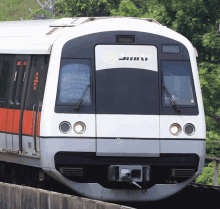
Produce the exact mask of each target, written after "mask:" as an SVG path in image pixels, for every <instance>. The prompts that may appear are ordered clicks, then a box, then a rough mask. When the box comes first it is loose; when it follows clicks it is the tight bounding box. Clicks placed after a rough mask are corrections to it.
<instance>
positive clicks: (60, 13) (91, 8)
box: [54, 0, 120, 18]
mask: <svg viewBox="0 0 220 209" xmlns="http://www.w3.org/2000/svg"><path fill="white" fill-rule="evenodd" d="M119 3H120V0H59V1H56V2H55V4H54V17H56V18H60V17H95V16H110V10H111V9H113V8H115V7H116V6H117V5H118V4H119Z"/></svg>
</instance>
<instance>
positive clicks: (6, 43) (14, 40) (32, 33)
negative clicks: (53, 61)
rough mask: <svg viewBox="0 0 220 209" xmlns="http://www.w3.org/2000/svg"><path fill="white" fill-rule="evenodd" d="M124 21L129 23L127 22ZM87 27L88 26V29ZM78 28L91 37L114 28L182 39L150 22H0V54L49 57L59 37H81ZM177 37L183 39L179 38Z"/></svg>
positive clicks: (76, 19) (78, 19)
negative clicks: (89, 33)
mask: <svg viewBox="0 0 220 209" xmlns="http://www.w3.org/2000/svg"><path fill="white" fill-rule="evenodd" d="M103 19H108V20H107V21H108V22H105V21H102V20H103ZM125 19H129V21H127V20H125ZM99 20H100V22H99ZM139 20H142V21H144V22H145V24H144V26H143V24H142V23H143V22H142V21H141V22H142V23H141V22H139ZM137 21H138V22H137ZM90 22H91V23H90ZM86 23H89V24H88V25H87V24H86ZM79 25H80V27H79V28H81V29H83V33H84V32H86V33H87V34H88V31H89V32H91V33H94V32H95V31H102V30H103V31H106V30H111V28H112V29H113V28H114V30H129V29H131V28H132V30H133V29H134V30H138V31H142V30H143V31H146V32H151V31H152V32H153V33H155V34H158V35H160V34H161V35H164V34H165V33H164V32H165V31H166V34H167V36H168V37H169V36H170V35H171V36H172V37H171V38H174V39H182V38H183V36H182V35H180V34H178V33H176V32H175V31H172V30H170V29H168V28H166V27H163V26H162V25H161V24H160V23H158V22H157V21H156V20H154V19H152V18H134V17H73V18H62V19H43V20H19V21H2V22H0V31H1V33H0V53H1V54H50V52H51V49H52V46H53V44H54V42H55V40H56V39H58V37H59V36H61V35H63V36H73V38H74V36H76V35H77V34H78V35H80V34H81V35H83V33H81V32H79V31H78V30H76V27H77V26H79ZM131 25H132V27H131ZM149 26H150V27H149ZM161 27H162V28H161ZM71 28H72V29H73V30H72V29H71ZM77 28H78V27H77ZM163 29H165V31H163ZM161 31H162V33H161ZM180 36H182V38H181V37H180Z"/></svg>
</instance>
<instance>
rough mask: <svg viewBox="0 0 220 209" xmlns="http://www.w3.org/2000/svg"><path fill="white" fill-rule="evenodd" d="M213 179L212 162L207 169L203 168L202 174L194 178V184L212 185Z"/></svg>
mask: <svg viewBox="0 0 220 209" xmlns="http://www.w3.org/2000/svg"><path fill="white" fill-rule="evenodd" d="M213 179H214V162H211V163H209V164H208V166H207V167H204V169H203V171H202V174H201V175H200V176H198V177H197V178H196V181H195V182H196V183H198V184H206V185H213ZM218 186H220V168H219V171H218Z"/></svg>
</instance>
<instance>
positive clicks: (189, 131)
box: [183, 123, 195, 136]
mask: <svg viewBox="0 0 220 209" xmlns="http://www.w3.org/2000/svg"><path fill="white" fill-rule="evenodd" d="M183 130H184V132H185V134H187V135H189V136H191V135H193V134H194V133H195V126H194V125H193V124H191V123H187V124H186V125H185V126H184V129H183Z"/></svg>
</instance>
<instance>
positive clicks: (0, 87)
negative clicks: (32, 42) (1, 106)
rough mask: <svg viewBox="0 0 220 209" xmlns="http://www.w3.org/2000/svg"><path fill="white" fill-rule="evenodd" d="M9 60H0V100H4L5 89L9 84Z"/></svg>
mask: <svg viewBox="0 0 220 209" xmlns="http://www.w3.org/2000/svg"><path fill="white" fill-rule="evenodd" d="M10 67H11V61H10V60H4V59H2V60H0V101H1V102H4V101H5V99H6V90H7V87H8V84H9V77H10V71H11V70H10Z"/></svg>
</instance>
